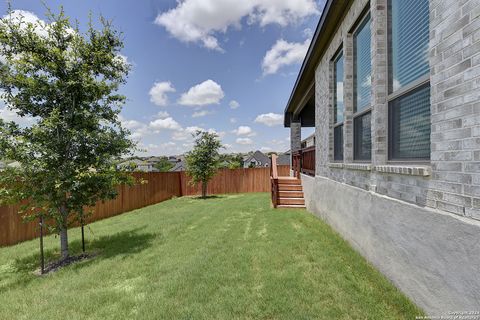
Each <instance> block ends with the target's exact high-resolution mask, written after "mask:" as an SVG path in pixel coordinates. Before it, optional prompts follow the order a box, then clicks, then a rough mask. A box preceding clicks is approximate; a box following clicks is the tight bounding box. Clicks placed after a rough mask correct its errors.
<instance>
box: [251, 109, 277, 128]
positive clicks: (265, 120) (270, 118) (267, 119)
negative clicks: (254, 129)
mask: <svg viewBox="0 0 480 320" xmlns="http://www.w3.org/2000/svg"><path fill="white" fill-rule="evenodd" d="M255 122H257V123H262V124H264V125H266V126H269V127H273V126H278V125H281V124H282V123H283V115H281V114H278V113H271V112H270V113H265V114H261V115H259V116H257V117H256V118H255Z"/></svg>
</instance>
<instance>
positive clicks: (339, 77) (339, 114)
mask: <svg viewBox="0 0 480 320" xmlns="http://www.w3.org/2000/svg"><path fill="white" fill-rule="evenodd" d="M343 60H344V59H343V52H342V51H340V52H339V53H338V54H337V56H336V57H335V59H334V61H333V64H334V69H335V70H334V89H333V92H334V101H333V119H334V120H333V123H334V128H333V145H334V147H333V160H336V161H342V160H343V112H344V110H345V107H344V104H343Z"/></svg>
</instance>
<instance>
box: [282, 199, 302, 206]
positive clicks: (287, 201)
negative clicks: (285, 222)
mask: <svg viewBox="0 0 480 320" xmlns="http://www.w3.org/2000/svg"><path fill="white" fill-rule="evenodd" d="M278 204H280V205H282V204H301V205H305V199H304V198H279V199H278Z"/></svg>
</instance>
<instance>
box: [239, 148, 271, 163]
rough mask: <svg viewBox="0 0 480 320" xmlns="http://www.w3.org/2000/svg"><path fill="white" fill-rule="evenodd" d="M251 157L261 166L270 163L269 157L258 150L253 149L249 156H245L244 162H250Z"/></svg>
mask: <svg viewBox="0 0 480 320" xmlns="http://www.w3.org/2000/svg"><path fill="white" fill-rule="evenodd" d="M253 159H255V160H256V161H257V162H259V163H260V164H261V165H262V166H263V165H266V164H270V159H269V158H268V157H267V156H266V155H265V154H264V153H263V152H261V151H259V150H257V151H255V152H254V153H253V154H252V155H251V156H250V157H248V158H247V160H245V162H251V161H252V160H253Z"/></svg>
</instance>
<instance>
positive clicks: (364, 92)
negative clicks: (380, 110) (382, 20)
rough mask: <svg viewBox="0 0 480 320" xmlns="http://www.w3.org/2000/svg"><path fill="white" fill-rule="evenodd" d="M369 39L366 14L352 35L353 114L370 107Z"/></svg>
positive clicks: (368, 23) (370, 68) (370, 62)
mask: <svg viewBox="0 0 480 320" xmlns="http://www.w3.org/2000/svg"><path fill="white" fill-rule="evenodd" d="M371 38H372V36H371V31H370V14H368V15H367V16H366V17H364V19H363V21H362V23H361V24H360V26H359V27H358V29H357V30H356V31H355V33H354V34H353V61H354V68H355V70H354V71H355V72H354V112H358V111H361V110H364V109H365V108H368V107H370V100H371V99H370V96H371V87H372V78H371V74H372V58H371V53H370V48H371Z"/></svg>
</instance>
